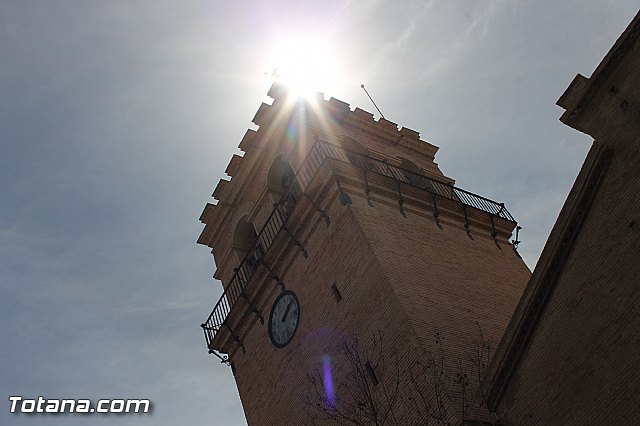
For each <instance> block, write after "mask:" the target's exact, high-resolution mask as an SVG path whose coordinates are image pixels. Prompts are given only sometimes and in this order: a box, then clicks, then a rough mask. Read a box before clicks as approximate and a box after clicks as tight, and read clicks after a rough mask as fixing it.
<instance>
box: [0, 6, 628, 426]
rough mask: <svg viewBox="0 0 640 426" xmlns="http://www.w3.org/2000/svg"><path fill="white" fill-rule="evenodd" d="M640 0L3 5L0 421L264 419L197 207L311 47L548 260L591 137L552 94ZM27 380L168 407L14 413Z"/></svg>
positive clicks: (347, 86) (326, 68) (346, 97)
mask: <svg viewBox="0 0 640 426" xmlns="http://www.w3.org/2000/svg"><path fill="white" fill-rule="evenodd" d="M636 1H637V0H633V1H631V0H616V1H595V0H564V1H561V2H558V1H551V0H548V1H543V0H539V1H518V0H514V1H497V0H448V1H444V0H440V1H435V0H434V1H398V0H396V1H383V0H352V1H340V0H328V1H323V2H320V1H313V2H311V1H270V2H267V1H252V2H249V1H242V0H240V1H235V2H231V1H224V2H199V1H190V2H178V1H130V0H128V1H109V2H86V1H65V0H59V1H56V2H35V1H17V0H16V1H9V0H2V1H0V99H2V102H1V103H0V200H1V201H0V289H1V291H2V293H1V297H0V322H1V323H2V327H1V328H0V333H1V335H0V341H2V348H1V349H0V365H1V366H2V368H1V369H0V390H1V392H0V393H1V395H4V396H2V398H4V400H5V403H4V407H3V408H2V407H1V406H0V424H7V425H62V424H64V425H85V424H97V425H108V424H118V425H128V424H131V425H134V424H135V425H145V424H149V425H161V426H162V425H176V424H183V425H203V424H210V425H232V426H233V425H244V424H246V423H245V420H244V415H243V412H242V407H241V405H240V401H239V397H238V393H237V390H236V387H235V383H234V380H233V377H232V375H231V372H230V370H229V368H228V367H225V366H224V365H221V364H220V363H219V362H218V361H216V358H214V357H213V356H211V355H208V354H207V350H206V348H205V343H204V339H203V336H202V331H201V329H200V327H199V325H200V323H202V322H203V321H204V319H205V318H206V317H207V315H208V314H209V312H210V311H211V309H212V307H213V305H214V304H215V302H216V301H217V299H218V297H219V296H220V293H221V286H220V283H219V282H217V281H215V280H213V279H212V274H213V272H214V270H215V265H214V263H213V259H212V256H211V254H210V249H208V248H206V247H204V246H199V245H197V244H196V239H197V237H198V235H199V234H200V232H201V230H202V228H203V226H202V225H201V224H200V223H199V221H198V218H199V216H200V213H201V212H202V209H203V207H204V205H205V203H207V202H211V201H212V199H211V198H210V194H211V192H212V191H213V189H214V187H215V185H216V183H217V181H218V180H219V179H220V178H222V177H224V176H225V174H224V170H225V168H226V166H227V164H228V161H229V159H230V158H231V156H232V155H233V154H234V153H240V151H239V150H238V148H237V145H238V143H239V142H240V140H241V138H242V136H243V134H244V133H245V131H246V129H247V128H255V126H254V125H253V124H251V123H250V121H251V119H252V118H253V116H254V114H255V111H256V110H257V108H258V107H259V105H260V103H261V102H263V101H267V100H268V99H267V97H266V92H267V90H268V87H269V86H270V83H271V77H270V76H269V75H268V74H269V73H271V71H272V70H273V69H274V68H276V67H280V68H279V69H278V72H279V73H283V74H284V73H286V72H288V71H289V69H288V68H287V67H289V68H291V67H292V65H291V64H296V63H298V62H299V61H298V58H299V57H302V56H304V55H306V56H307V57H308V56H309V51H314V52H318V55H317V57H316V58H315V60H317V59H318V58H320V59H321V62H320V64H319V65H317V66H316V67H314V68H313V69H314V70H316V72H317V70H321V72H320V77H321V79H320V80H319V81H318V85H320V86H322V87H318V89H319V90H322V91H324V93H325V95H326V96H327V97H329V96H333V97H336V98H338V99H341V100H343V101H345V102H348V103H349V104H351V106H352V108H353V107H356V106H358V107H360V108H363V109H366V110H369V111H371V112H375V109H374V107H373V105H372V104H371V102H370V101H369V99H368V98H367V97H366V95H365V94H364V92H363V91H362V89H361V88H360V84H361V83H365V84H366V87H367V89H368V90H369V92H370V93H371V95H372V96H373V98H374V100H375V101H376V103H377V104H378V106H379V107H380V109H381V110H382V112H383V113H384V115H385V117H386V118H387V119H389V120H391V121H393V122H396V123H398V124H399V125H400V126H406V127H409V128H411V129H414V130H417V131H419V132H420V133H421V135H422V138H423V139H424V140H426V141H429V142H430V143H433V144H434V145H436V146H439V147H440V151H439V152H438V154H437V156H436V162H437V163H438V164H439V165H440V168H441V169H442V171H443V172H444V173H445V174H446V175H447V176H450V177H452V178H454V179H455V180H456V182H457V185H458V186H460V187H462V188H464V189H467V190H469V191H472V192H475V193H478V194H481V195H484V196H486V197H488V198H491V199H494V200H497V201H501V202H505V203H506V205H507V208H508V209H509V210H510V211H511V213H512V214H513V215H514V216H515V218H516V219H517V220H518V221H519V223H520V225H521V226H522V227H523V230H522V232H521V240H522V244H521V245H520V252H521V254H522V255H523V257H524V259H525V261H526V263H527V264H528V265H529V267H530V268H533V267H534V266H535V263H536V261H537V259H538V256H539V255H540V252H541V250H542V248H543V246H544V243H545V241H546V238H547V237H548V234H549V232H550V230H551V227H552V226H553V223H554V221H555V219H556V217H557V215H558V212H559V211H560V208H561V207H562V204H563V202H564V200H565V198H566V195H567V193H568V191H569V189H570V188H571V185H572V183H573V181H574V179H575V177H576V175H577V173H578V171H579V168H580V166H581V164H582V162H583V160H584V158H585V156H586V153H587V151H588V149H589V146H590V144H591V139H590V138H589V137H588V136H586V135H583V134H581V133H578V132H577V131H575V130H573V129H570V128H568V127H566V126H564V125H562V124H561V123H560V122H559V121H558V118H559V117H560V115H561V114H562V112H563V110H562V109H561V108H559V107H557V106H556V105H555V102H556V101H557V99H558V98H559V97H560V95H562V93H563V92H564V90H565V89H566V87H567V86H568V85H569V83H570V82H571V80H572V79H573V78H574V76H575V75H576V74H577V73H581V74H583V75H586V76H590V75H591V73H592V72H593V70H594V69H595V67H596V66H597V64H598V63H599V62H600V61H601V59H602V58H603V57H604V55H605V54H606V53H607V51H608V50H609V48H610V47H611V46H612V45H613V43H614V42H615V40H616V39H617V37H618V36H619V35H620V34H621V33H622V31H623V30H624V29H625V28H626V26H627V24H628V23H629V22H630V21H631V19H632V18H633V16H634V15H635V14H636V13H637V2H636ZM300 40H302V41H304V42H303V43H302V44H301V43H300ZM307 42H308V43H307ZM309 46H312V47H314V49H309V48H308V47H309ZM307 69H309V68H307ZM265 73H266V74H265ZM325 77H326V78H325ZM376 116H377V114H376ZM10 395H22V396H24V397H25V398H36V397H37V396H39V395H42V396H44V397H46V398H88V399H93V400H97V399H100V398H148V399H150V400H151V401H152V403H153V412H152V413H151V414H146V415H134V414H130V415H124V416H116V415H105V416H100V415H92V416H89V417H86V416H81V415H42V414H41V415H24V414H20V415H16V414H10V413H9V401H8V397H9V396H10Z"/></svg>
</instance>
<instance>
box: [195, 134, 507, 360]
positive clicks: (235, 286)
mask: <svg viewBox="0 0 640 426" xmlns="http://www.w3.org/2000/svg"><path fill="white" fill-rule="evenodd" d="M327 158H331V159H335V160H339V161H342V162H345V163H351V164H353V165H355V166H357V167H359V168H362V169H364V170H366V171H367V173H373V174H377V175H381V176H386V177H389V178H392V179H394V180H395V181H396V182H403V183H405V184H407V185H411V186H413V187H416V188H419V189H421V190H424V191H427V192H428V193H430V194H432V195H431V197H435V196H438V197H442V198H446V199H450V200H454V201H457V202H459V203H462V204H463V205H465V206H469V207H472V208H474V209H478V210H482V211H484V212H487V213H489V214H491V215H494V216H497V217H501V218H503V219H506V220H509V221H511V222H515V219H514V218H513V216H511V214H510V213H509V212H508V211H507V209H506V208H505V206H504V204H503V203H497V202H495V201H492V200H490V199H488V198H485V197H482V196H480V195H477V194H474V193H472V192H469V191H465V190H464V189H460V188H456V187H455V186H453V185H451V184H448V183H446V182H440V181H438V180H435V179H432V178H428V177H426V176H423V175H420V174H418V173H414V172H412V171H410V170H406V169H403V168H401V167H397V166H394V165H391V164H389V163H387V162H386V161H383V160H377V159H374V158H371V157H368V156H366V155H363V154H360V153H357V152H354V151H349V150H346V149H344V148H342V147H340V146H337V145H333V144H330V143H328V142H323V141H317V142H316V143H315V144H314V146H313V147H312V148H311V150H310V151H309V153H308V155H307V157H306V159H305V160H304V161H303V163H302V164H301V166H300V168H299V169H298V171H297V173H296V174H295V179H293V183H292V184H291V185H289V188H288V189H287V190H286V191H285V192H284V194H283V195H282V197H281V198H280V200H279V201H278V202H277V203H276V204H275V205H274V209H273V210H272V211H271V214H270V215H269V217H268V218H267V220H266V222H265V224H264V226H262V228H261V229H260V232H258V234H257V238H256V240H255V242H254V243H253V245H252V246H251V248H250V249H249V251H248V252H247V254H246V255H245V256H244V258H243V259H242V261H241V262H240V266H238V267H237V268H236V269H235V270H234V274H233V276H232V277H231V280H230V281H229V284H228V285H227V286H226V288H225V289H224V292H223V293H222V296H221V297H220V299H219V300H218V303H216V305H215V306H214V308H213V310H212V311H211V314H210V315H209V317H208V318H207V320H206V321H205V322H204V323H203V324H201V327H202V329H203V331H204V336H205V340H206V342H207V347H209V346H210V344H211V341H212V340H213V339H214V337H215V335H216V333H217V332H218V331H219V330H220V328H221V327H222V326H224V325H226V324H225V320H226V318H227V316H228V315H229V312H231V309H232V308H233V306H234V305H235V304H236V302H237V301H238V299H239V298H241V297H245V296H244V294H243V291H244V289H245V287H246V286H247V284H248V283H249V281H250V280H251V277H252V276H253V274H254V273H255V271H256V270H257V269H258V267H259V266H260V265H261V264H262V259H263V257H264V256H265V254H266V253H267V251H268V250H269V248H270V247H271V245H272V244H273V242H274V241H275V239H276V237H277V236H278V234H279V233H280V231H281V230H283V229H284V228H285V225H286V223H287V220H288V219H289V216H290V215H291V213H292V211H293V209H294V208H295V206H296V204H297V203H298V200H299V199H300V198H301V196H302V194H303V193H304V191H305V190H306V188H307V187H308V186H309V184H310V183H311V181H312V180H313V178H314V176H315V175H316V172H317V171H318V170H319V169H320V167H321V166H322V164H323V163H324V161H325V159H327ZM247 302H248V300H247Z"/></svg>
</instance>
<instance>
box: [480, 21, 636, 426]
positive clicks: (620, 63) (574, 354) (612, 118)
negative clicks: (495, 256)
mask: <svg viewBox="0 0 640 426" xmlns="http://www.w3.org/2000/svg"><path fill="white" fill-rule="evenodd" d="M639 38H640V15H636V17H635V18H634V20H633V21H632V22H631V24H630V25H629V27H628V28H627V29H626V31H625V32H624V33H623V34H622V36H621V37H620V38H619V39H618V41H617V42H616V43H615V45H614V46H613V48H612V49H611V50H610V51H609V53H608V54H607V55H606V56H605V58H604V59H603V61H602V62H601V63H600V65H599V66H598V68H597V69H596V70H595V72H594V73H593V75H592V76H591V78H586V77H583V76H582V75H578V76H576V78H575V79H574V80H573V82H572V83H571V85H570V86H569V88H568V89H567V90H566V92H565V93H564V94H563V95H562V97H560V99H559V100H558V105H559V106H561V107H562V108H564V109H565V110H566V112H565V113H564V114H563V115H562V117H561V119H560V120H561V121H562V122H563V123H565V124H566V125H568V126H570V127H573V128H574V129H576V130H579V131H581V132H584V133H586V134H588V135H590V136H591V137H593V139H594V141H593V145H592V146H591V149H590V151H589V154H588V155H587V158H586V160H585V162H584V164H583V166H582V169H581V170H580V173H579V175H578V177H577V179H576V182H575V184H574V185H573V188H572V190H571V192H570V194H569V196H568V198H567V201H566V203H565V205H564V207H563V208H562V211H561V212H560V215H559V217H558V220H557V222H556V224H555V226H554V228H553V230H552V232H551V235H550V236H549V240H548V241H547V244H546V246H545V248H544V250H543V252H542V255H541V257H540V260H539V261H538V264H537V265H536V268H535V270H534V272H533V276H532V278H531V281H530V282H529V284H528V286H527V289H526V290H525V294H524V296H523V298H522V300H521V301H520V304H519V305H518V309H517V310H516V312H515V314H514V316H513V319H512V320H511V323H510V324H509V327H508V329H507V332H506V334H505V336H504V338H503V340H502V342H501V345H500V347H499V349H498V352H497V354H496V356H495V359H494V362H493V365H492V367H491V371H490V374H488V377H487V378H486V384H487V387H488V389H489V394H488V402H489V407H490V408H491V409H492V410H495V411H497V412H498V414H499V415H500V417H501V419H502V421H503V423H504V424H516V425H550V424H562V425H564V424H582V425H585V424H591V425H605V424H606V425H635V424H639V423H640V195H639V194H640V41H639V40H638V39H639Z"/></svg>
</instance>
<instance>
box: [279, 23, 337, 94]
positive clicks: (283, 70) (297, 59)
mask: <svg viewBox="0 0 640 426" xmlns="http://www.w3.org/2000/svg"><path fill="white" fill-rule="evenodd" d="M276 45H277V47H276V49H275V50H274V52H272V54H271V55H270V57H271V61H273V62H272V63H273V64H274V65H275V66H276V68H275V69H274V73H277V75H278V77H279V78H280V80H281V81H282V83H284V84H285V85H286V86H287V87H288V89H289V95H290V96H291V97H292V98H294V99H299V98H305V99H312V98H315V96H316V93H317V92H323V93H325V95H326V94H327V93H331V92H334V91H336V90H339V86H341V85H342V80H343V78H342V72H341V66H340V62H341V61H340V60H339V59H338V55H337V53H336V52H335V50H336V46H330V43H329V41H327V39H326V38H322V37H319V36H318V37H314V36H312V35H310V34H306V35H301V34H290V35H287V36H286V37H283V38H282V39H280V40H279V41H278V42H277V43H276Z"/></svg>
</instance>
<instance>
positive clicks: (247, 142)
mask: <svg viewBox="0 0 640 426" xmlns="http://www.w3.org/2000/svg"><path fill="white" fill-rule="evenodd" d="M256 134H257V132H256V131H255V130H252V129H247V131H246V132H245V134H244V136H243V137H242V140H241V141H240V144H239V145H238V148H240V149H241V150H242V151H243V152H247V151H248V150H250V149H251V148H253V145H254V142H255V138H256Z"/></svg>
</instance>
